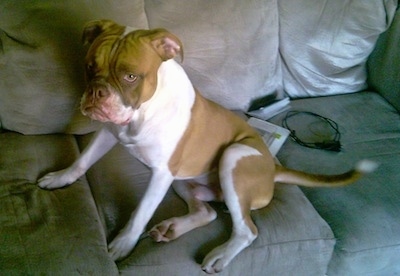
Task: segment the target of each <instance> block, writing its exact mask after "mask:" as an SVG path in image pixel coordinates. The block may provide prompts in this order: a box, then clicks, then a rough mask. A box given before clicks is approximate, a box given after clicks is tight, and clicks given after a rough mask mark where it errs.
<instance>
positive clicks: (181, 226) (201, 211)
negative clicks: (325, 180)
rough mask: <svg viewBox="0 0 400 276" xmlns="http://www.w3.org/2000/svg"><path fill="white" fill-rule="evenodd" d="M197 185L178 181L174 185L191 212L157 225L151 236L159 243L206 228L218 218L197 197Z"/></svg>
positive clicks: (209, 207)
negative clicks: (195, 191)
mask: <svg viewBox="0 0 400 276" xmlns="http://www.w3.org/2000/svg"><path fill="white" fill-rule="evenodd" d="M197 185H200V184H193V183H185V182H184V181H177V182H174V183H173V187H174V190H175V192H176V193H177V194H178V195H179V196H180V197H181V198H182V199H183V200H184V201H185V202H186V204H187V205H188V209H189V212H188V214H187V215H185V216H182V217H173V218H170V219H167V220H164V221H162V222H161V223H159V224H157V225H155V226H154V227H153V228H152V229H151V230H150V231H149V235H150V236H151V237H152V238H153V239H154V240H155V241H157V242H169V241H171V240H174V239H176V238H178V237H180V236H181V235H183V234H185V233H187V232H189V231H191V230H193V229H195V228H197V227H201V226H204V225H206V224H208V223H210V222H211V221H213V220H214V219H215V218H216V217H217V213H216V212H215V210H214V209H212V208H211V206H210V205H209V204H208V203H206V202H203V201H201V200H200V199H198V198H197V197H196V196H195V193H194V190H195V189H196V187H197Z"/></svg>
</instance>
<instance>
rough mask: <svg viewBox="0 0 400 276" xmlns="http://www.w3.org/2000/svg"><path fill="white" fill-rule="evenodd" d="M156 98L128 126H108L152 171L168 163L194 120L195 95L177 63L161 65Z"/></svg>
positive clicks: (138, 112) (152, 98) (142, 106)
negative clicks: (190, 122) (192, 110)
mask: <svg viewBox="0 0 400 276" xmlns="http://www.w3.org/2000/svg"><path fill="white" fill-rule="evenodd" d="M157 76H158V83H157V89H156V91H155V93H154V95H153V96H152V97H151V98H150V100H148V101H147V102H145V103H143V104H142V105H141V106H140V107H139V109H137V110H135V111H134V114H133V117H132V120H131V122H130V123H129V125H127V126H117V125H109V127H110V128H111V131H112V132H113V133H114V134H115V135H116V137H117V138H118V139H119V141H120V143H121V144H123V145H124V146H126V147H127V148H128V149H129V151H130V153H131V154H133V155H134V156H135V157H136V158H138V159H139V160H141V161H142V162H143V163H145V164H147V165H148V166H150V167H158V166H162V165H165V164H167V163H168V160H169V159H170V157H171V156H172V154H173V152H174V150H175V148H176V146H177V144H178V142H179V140H180V139H181V138H182V136H183V134H184V132H185V130H186V128H187V126H188V124H189V121H190V116H191V109H192V106H193V104H194V101H195V91H194V88H193V86H192V84H191V82H190V81H189V78H188V77H187V75H186V73H185V72H184V71H183V68H182V67H181V66H180V65H179V64H178V63H177V62H175V61H174V60H168V61H165V62H163V63H162V64H161V66H160V68H159V70H158V75H157Z"/></svg>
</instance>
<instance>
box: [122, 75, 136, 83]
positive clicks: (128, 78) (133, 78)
mask: <svg viewBox="0 0 400 276" xmlns="http://www.w3.org/2000/svg"><path fill="white" fill-rule="evenodd" d="M124 79H125V80H126V81H127V82H135V81H136V80H137V79H138V76H136V75H134V74H127V75H125V77H124Z"/></svg>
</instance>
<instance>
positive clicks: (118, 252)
mask: <svg viewBox="0 0 400 276" xmlns="http://www.w3.org/2000/svg"><path fill="white" fill-rule="evenodd" d="M136 242H137V239H132V238H131V237H130V235H127V234H123V233H120V234H119V235H118V236H117V237H116V238H115V239H114V240H113V241H112V242H111V243H110V244H109V245H108V253H109V255H110V257H111V258H112V259H113V260H114V261H120V260H122V259H124V258H125V257H127V256H128V255H129V253H130V252H131V251H132V249H133V248H134V247H135V245H136Z"/></svg>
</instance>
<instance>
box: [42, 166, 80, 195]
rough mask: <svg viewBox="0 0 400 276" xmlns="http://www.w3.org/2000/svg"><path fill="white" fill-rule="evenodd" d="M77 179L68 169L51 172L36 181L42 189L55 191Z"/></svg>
mask: <svg viewBox="0 0 400 276" xmlns="http://www.w3.org/2000/svg"><path fill="white" fill-rule="evenodd" d="M77 179H78V177H76V176H74V175H73V174H72V173H71V172H70V171H69V170H68V169H64V170H61V171H57V172H51V173H48V174H46V175H45V176H43V177H42V178H40V179H39V180H38V185H39V187H40V188H42V189H48V190H51V189H57V188H61V187H64V186H67V185H70V184H72V183H73V182H75V181H76V180H77Z"/></svg>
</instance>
